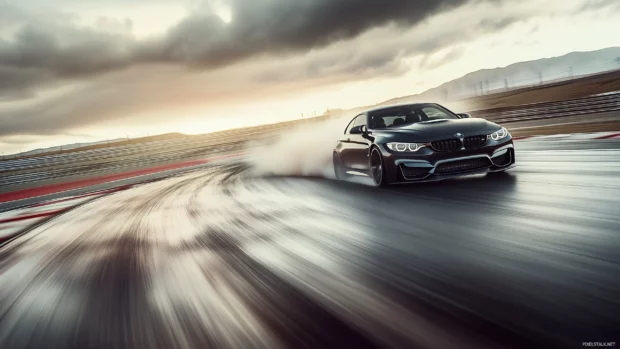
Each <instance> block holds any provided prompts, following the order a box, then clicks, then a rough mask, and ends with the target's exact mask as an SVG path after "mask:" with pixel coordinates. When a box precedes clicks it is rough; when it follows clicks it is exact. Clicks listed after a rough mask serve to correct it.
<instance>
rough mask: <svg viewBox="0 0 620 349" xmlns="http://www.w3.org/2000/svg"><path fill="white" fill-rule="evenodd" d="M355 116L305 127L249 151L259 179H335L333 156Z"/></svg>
mask: <svg viewBox="0 0 620 349" xmlns="http://www.w3.org/2000/svg"><path fill="white" fill-rule="evenodd" d="M353 116H354V115H347V116H342V117H338V118H333V119H327V120H324V121H316V122H309V123H304V124H301V125H299V126H295V127H294V128H292V129H290V130H283V131H282V132H281V133H280V134H279V135H278V136H277V137H276V138H275V139H270V140H269V141H265V142H262V143H258V144H257V143H255V144H252V145H250V146H249V147H248V154H249V156H248V161H249V163H250V164H251V165H252V168H253V171H254V173H255V174H256V175H277V176H319V177H325V178H331V179H333V178H335V176H334V167H333V163H332V153H333V150H334V148H335V146H336V141H337V140H338V138H339V137H340V136H341V135H342V134H343V133H344V129H345V127H346V126H347V123H348V122H349V121H350V120H351V119H352V118H353Z"/></svg>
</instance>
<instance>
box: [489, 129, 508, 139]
mask: <svg viewBox="0 0 620 349" xmlns="http://www.w3.org/2000/svg"><path fill="white" fill-rule="evenodd" d="M508 135H510V133H508V130H507V129H506V128H505V127H502V128H500V129H499V131H495V132H493V133H491V134H490V135H489V138H491V139H492V140H494V141H499V140H500V139H504V138H506V137H508Z"/></svg>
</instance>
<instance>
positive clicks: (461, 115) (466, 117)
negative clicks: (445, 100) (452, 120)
mask: <svg viewBox="0 0 620 349" xmlns="http://www.w3.org/2000/svg"><path fill="white" fill-rule="evenodd" d="M456 115H458V116H459V117H460V118H461V119H469V118H471V114H467V113H461V114H456Z"/></svg>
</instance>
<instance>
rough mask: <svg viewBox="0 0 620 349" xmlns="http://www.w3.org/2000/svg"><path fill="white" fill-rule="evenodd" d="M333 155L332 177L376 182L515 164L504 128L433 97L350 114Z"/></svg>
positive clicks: (439, 177)
mask: <svg viewBox="0 0 620 349" xmlns="http://www.w3.org/2000/svg"><path fill="white" fill-rule="evenodd" d="M333 156H334V170H335V172H336V177H337V178H339V179H343V178H346V177H347V176H349V175H355V174H357V175H367V176H370V177H372V179H373V180H374V183H375V185H378V186H380V185H386V184H390V183H411V182H424V181H435V180H442V179H446V178H451V177H455V176H462V175H469V174H477V173H488V172H502V171H505V170H507V169H509V168H511V167H513V166H514V164H515V153H514V146H513V142H512V137H511V136H510V133H509V132H508V131H507V130H506V129H505V128H503V127H501V126H499V125H497V124H494V123H492V122H489V121H487V120H484V119H478V118H471V117H470V115H468V114H455V113H453V112H451V111H450V110H448V109H446V108H445V107H442V106H441V105H439V104H435V103H422V104H408V105H398V106H389V107H382V108H377V109H372V110H369V111H367V112H364V113H362V114H360V115H358V116H356V117H355V118H354V119H353V120H351V122H350V123H349V125H348V126H347V128H346V130H345V131H344V135H343V136H342V137H341V138H340V139H339V140H338V145H337V146H336V148H335V149H334V155H333Z"/></svg>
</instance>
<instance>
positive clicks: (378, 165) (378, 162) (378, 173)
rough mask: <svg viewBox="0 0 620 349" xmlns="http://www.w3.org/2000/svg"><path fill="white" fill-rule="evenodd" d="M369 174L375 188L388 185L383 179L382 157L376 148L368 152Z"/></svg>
mask: <svg viewBox="0 0 620 349" xmlns="http://www.w3.org/2000/svg"><path fill="white" fill-rule="evenodd" d="M370 173H371V175H372V180H373V182H374V183H375V186H377V187H382V186H385V185H387V184H388V183H387V180H386V178H385V166H384V162H383V155H381V152H380V151H379V149H377V148H373V149H372V151H371V152H370Z"/></svg>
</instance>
